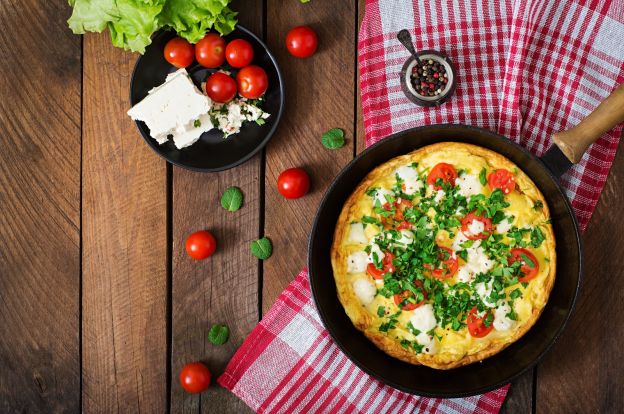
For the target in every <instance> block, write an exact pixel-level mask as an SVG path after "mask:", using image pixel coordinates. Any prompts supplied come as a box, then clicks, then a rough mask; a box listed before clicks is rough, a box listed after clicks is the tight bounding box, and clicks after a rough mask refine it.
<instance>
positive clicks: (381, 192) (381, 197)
mask: <svg viewBox="0 0 624 414" xmlns="http://www.w3.org/2000/svg"><path fill="white" fill-rule="evenodd" d="M386 197H389V198H390V199H392V198H394V193H393V192H392V191H390V190H386V189H385V188H378V189H377V190H376V191H375V197H374V198H373V205H375V204H377V202H379V203H380V204H381V205H382V206H383V205H384V204H386V203H388V202H389V201H388V199H387V198H386Z"/></svg>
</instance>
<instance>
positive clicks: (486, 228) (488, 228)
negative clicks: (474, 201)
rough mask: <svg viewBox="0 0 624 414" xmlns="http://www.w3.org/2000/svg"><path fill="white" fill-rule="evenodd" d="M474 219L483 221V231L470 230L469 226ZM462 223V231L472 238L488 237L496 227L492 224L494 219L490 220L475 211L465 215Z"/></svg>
mask: <svg viewBox="0 0 624 414" xmlns="http://www.w3.org/2000/svg"><path fill="white" fill-rule="evenodd" d="M474 220H478V221H480V222H481V223H483V231H482V232H481V233H479V234H471V233H470V232H469V231H468V226H470V224H471V223H472V222H473V221H474ZM461 225H462V227H461V229H462V232H463V233H464V235H465V236H466V237H468V238H469V239H470V240H479V239H487V238H488V236H489V235H490V234H492V230H493V229H494V227H493V226H492V220H490V219H489V218H487V217H483V216H478V215H477V214H475V212H474V211H473V212H471V213H468V214H466V217H464V218H463V219H462V221H461Z"/></svg>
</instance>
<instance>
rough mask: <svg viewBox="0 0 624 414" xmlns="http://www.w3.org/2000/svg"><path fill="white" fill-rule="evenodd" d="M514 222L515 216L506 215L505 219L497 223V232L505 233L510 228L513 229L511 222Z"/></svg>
mask: <svg viewBox="0 0 624 414" xmlns="http://www.w3.org/2000/svg"><path fill="white" fill-rule="evenodd" d="M512 222H513V217H509V216H508V217H505V218H504V219H503V221H501V222H500V223H498V224H497V225H496V232H497V233H499V234H505V233H507V232H508V231H509V230H511V224H512Z"/></svg>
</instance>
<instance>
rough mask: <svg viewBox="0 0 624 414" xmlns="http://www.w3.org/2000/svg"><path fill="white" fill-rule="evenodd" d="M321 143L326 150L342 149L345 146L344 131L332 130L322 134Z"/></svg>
mask: <svg viewBox="0 0 624 414" xmlns="http://www.w3.org/2000/svg"><path fill="white" fill-rule="evenodd" d="M321 142H322V143H323V146H324V147H325V148H327V149H338V148H342V147H343V146H344V144H345V138H344V131H343V130H342V129H340V128H332V129H330V130H329V131H327V132H326V133H324V134H323V137H322V138H321Z"/></svg>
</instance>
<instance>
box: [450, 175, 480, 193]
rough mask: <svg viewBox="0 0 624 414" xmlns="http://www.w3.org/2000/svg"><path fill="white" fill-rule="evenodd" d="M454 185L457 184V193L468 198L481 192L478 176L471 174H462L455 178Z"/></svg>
mask: <svg viewBox="0 0 624 414" xmlns="http://www.w3.org/2000/svg"><path fill="white" fill-rule="evenodd" d="M455 185H457V186H459V190H458V193H459V194H461V195H463V196H464V197H466V198H468V197H470V196H472V195H477V194H481V192H482V191H483V186H482V185H481V182H480V181H479V178H478V177H477V176H475V175H472V174H464V175H462V176H461V177H457V178H456V179H455Z"/></svg>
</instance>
